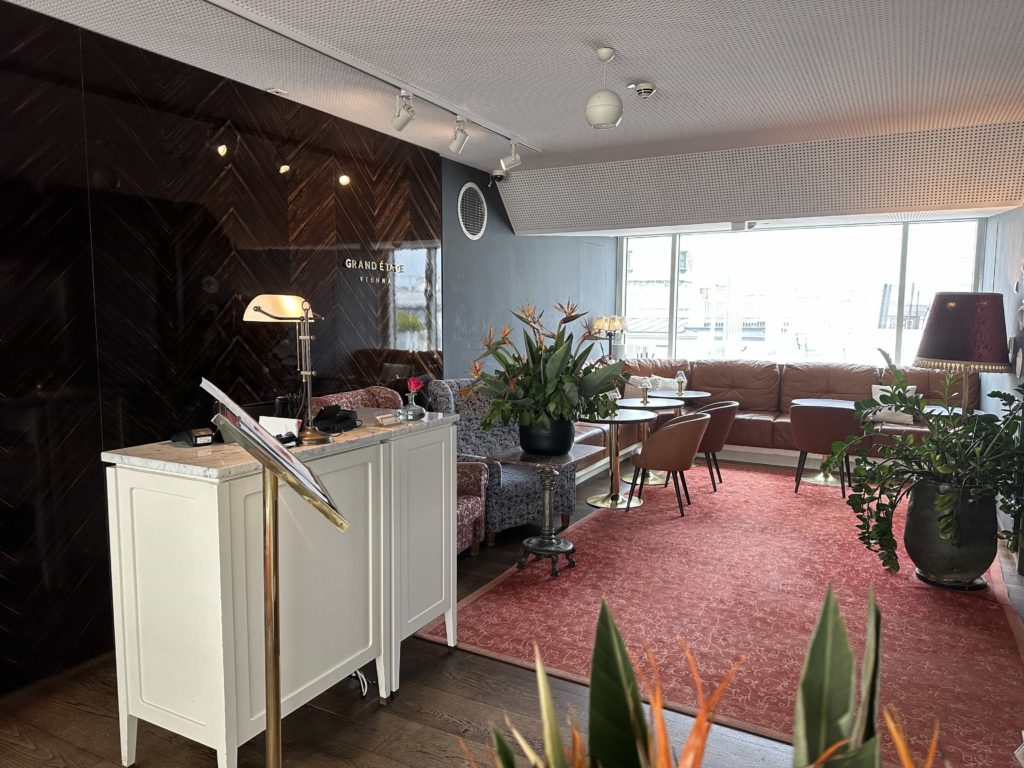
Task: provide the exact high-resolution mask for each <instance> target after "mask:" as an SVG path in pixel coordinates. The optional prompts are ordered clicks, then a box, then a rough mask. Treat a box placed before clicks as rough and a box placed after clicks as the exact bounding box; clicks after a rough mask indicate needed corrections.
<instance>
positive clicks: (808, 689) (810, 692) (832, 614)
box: [793, 587, 854, 766]
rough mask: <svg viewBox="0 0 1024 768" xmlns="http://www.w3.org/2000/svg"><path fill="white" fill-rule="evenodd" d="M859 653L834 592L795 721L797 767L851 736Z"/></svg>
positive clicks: (816, 636) (810, 654) (810, 652)
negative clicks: (855, 660)
mask: <svg viewBox="0 0 1024 768" xmlns="http://www.w3.org/2000/svg"><path fill="white" fill-rule="evenodd" d="M853 681H854V669H853V653H852V652H851V651H850V641H849V638H848V637H847V634H846V626H845V625H844V624H843V619H842V617H841V616H840V615H839V606H838V605H837V603H836V600H835V596H834V595H833V594H832V588H831V587H829V589H828V592H827V593H826V595H825V602H824V604H823V605H822V606H821V614H820V615H819V616H818V623H817V624H816V625H815V627H814V632H813V633H812V634H811V642H810V646H809V647H808V649H807V657H806V658H805V659H804V668H803V671H802V672H801V674H800V685H799V687H798V688H797V694H796V710H795V713H794V722H793V765H801V766H802V765H808V764H810V763H813V762H814V761H815V760H816V759H817V758H818V756H819V755H821V754H822V753H823V752H824V751H825V750H827V749H828V748H829V747H830V746H832V745H833V744H835V743H836V742H837V741H841V740H843V739H845V738H847V737H848V736H849V735H850V727H851V724H852V718H853V701H854V698H853V697H854V687H853Z"/></svg>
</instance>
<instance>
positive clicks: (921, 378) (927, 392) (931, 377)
mask: <svg viewBox="0 0 1024 768" xmlns="http://www.w3.org/2000/svg"><path fill="white" fill-rule="evenodd" d="M900 372H901V373H902V374H903V375H904V376H906V377H907V384H912V385H914V386H916V387H917V394H919V395H924V399H925V401H926V402H929V403H941V402H942V385H943V383H944V382H945V380H946V371H937V370H934V369H933V368H915V367H913V366H908V367H907V368H900ZM881 383H882V384H892V374H891V373H889V370H888V369H887V368H886V369H884V370H883V371H882V378H881ZM962 383H963V377H962V375H961V374H959V373H954V374H953V389H952V390H951V391H952V392H956V393H958V394H957V395H955V396H954V397H953V405H956V406H959V405H960V402H961V396H960V394H959V392H960V387H961V385H962ZM980 395H981V380H980V379H979V377H978V374H976V373H969V374H967V399H968V402H969V403H970V404H971V405H973V406H974V407H977V405H978V399H979V397H980Z"/></svg>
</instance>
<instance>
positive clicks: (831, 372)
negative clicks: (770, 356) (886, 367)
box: [781, 363, 879, 413]
mask: <svg viewBox="0 0 1024 768" xmlns="http://www.w3.org/2000/svg"><path fill="white" fill-rule="evenodd" d="M878 377H879V369H878V368H876V367H875V366H873V365H851V364H848V363H790V364H789V365H787V366H786V367H785V369H784V370H783V371H782V409H781V410H782V412H783V413H787V412H788V411H789V409H790V407H791V406H792V405H793V400H795V399H797V398H801V397H820V398H828V399H830V400H855V401H856V400H864V399H866V398H869V397H871V385H872V384H877V383H878Z"/></svg>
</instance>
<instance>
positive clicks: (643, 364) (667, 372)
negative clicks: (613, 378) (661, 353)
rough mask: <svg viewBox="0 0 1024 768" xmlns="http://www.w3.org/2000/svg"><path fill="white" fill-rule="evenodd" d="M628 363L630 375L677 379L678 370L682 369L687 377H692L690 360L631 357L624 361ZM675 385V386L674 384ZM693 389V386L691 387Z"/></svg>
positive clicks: (627, 368) (627, 367) (627, 371)
mask: <svg viewBox="0 0 1024 768" xmlns="http://www.w3.org/2000/svg"><path fill="white" fill-rule="evenodd" d="M622 362H623V363H625V364H626V373H628V374H629V375H630V376H640V377H644V376H663V377H664V378H666V379H675V377H676V371H682V372H683V373H685V374H686V378H687V379H689V378H690V363H689V361H688V360H679V359H676V360H667V359H665V358H659V357H631V358H627V359H625V360H623V361H622ZM673 386H675V385H674V384H673ZM690 389H693V387H690Z"/></svg>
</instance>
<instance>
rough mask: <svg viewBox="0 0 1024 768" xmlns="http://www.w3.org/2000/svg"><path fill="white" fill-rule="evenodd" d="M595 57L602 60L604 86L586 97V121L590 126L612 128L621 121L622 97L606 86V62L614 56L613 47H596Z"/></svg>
mask: <svg viewBox="0 0 1024 768" xmlns="http://www.w3.org/2000/svg"><path fill="white" fill-rule="evenodd" d="M597 58H598V59H599V60H600V61H602V62H604V65H605V67H604V88H602V89H601V90H600V91H598V92H597V93H595V94H594V95H593V96H591V97H590V98H589V99H587V122H588V123H590V126H591V128H598V129H603V128H614V127H615V126H617V125H618V124H619V123H620V122H622V99H620V98H619V94H617V93H616V92H615V91H613V90H611V89H609V88H608V62H609V61H611V60H612V59H614V58H615V49H614V48H598V49H597Z"/></svg>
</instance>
